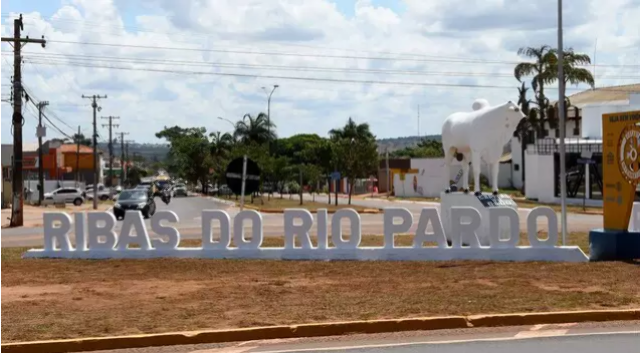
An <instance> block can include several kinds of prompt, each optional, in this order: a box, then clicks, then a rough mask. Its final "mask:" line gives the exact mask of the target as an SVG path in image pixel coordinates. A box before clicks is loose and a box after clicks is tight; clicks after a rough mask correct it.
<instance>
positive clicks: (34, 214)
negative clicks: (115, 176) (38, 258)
mask: <svg viewBox="0 0 640 353" xmlns="http://www.w3.org/2000/svg"><path fill="white" fill-rule="evenodd" d="M111 207H112V205H110V204H107V203H98V211H106V210H108V209H110V208H111ZM86 211H93V204H92V203H90V202H89V203H87V202H85V203H83V204H82V205H80V206H73V205H72V204H67V205H65V207H64V208H58V207H55V206H53V205H49V206H44V207H38V206H31V205H24V214H23V221H24V222H23V226H24V227H42V215H43V213H44V212H86ZM10 221H11V208H7V209H4V210H2V228H3V229H4V228H6V227H9V223H10Z"/></svg>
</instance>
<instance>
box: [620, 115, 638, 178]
mask: <svg viewBox="0 0 640 353" xmlns="http://www.w3.org/2000/svg"><path fill="white" fill-rule="evenodd" d="M618 151H619V158H618V160H619V161H618V166H619V168H620V173H622V176H623V177H624V178H625V179H626V180H627V181H628V182H630V183H634V184H637V183H638V182H639V181H640V158H639V157H640V129H638V128H637V127H635V126H629V127H627V128H625V129H624V130H623V131H622V134H621V138H620V142H619V145H618Z"/></svg>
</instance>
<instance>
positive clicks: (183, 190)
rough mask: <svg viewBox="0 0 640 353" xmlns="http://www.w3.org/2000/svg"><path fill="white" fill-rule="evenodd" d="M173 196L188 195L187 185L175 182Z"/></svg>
mask: <svg viewBox="0 0 640 353" xmlns="http://www.w3.org/2000/svg"><path fill="white" fill-rule="evenodd" d="M172 191H173V197H180V196H189V193H188V192H187V186H186V185H184V184H176V185H174V186H173V190H172Z"/></svg>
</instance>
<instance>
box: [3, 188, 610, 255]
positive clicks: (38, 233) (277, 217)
mask: <svg viewBox="0 0 640 353" xmlns="http://www.w3.org/2000/svg"><path fill="white" fill-rule="evenodd" d="M306 198H309V199H311V196H309V195H305V199H306ZM316 200H323V198H322V197H320V198H319V199H318V198H317V199H316ZM338 200H339V202H340V203H341V204H346V203H347V199H346V198H338ZM352 203H353V204H354V205H360V206H364V207H370V208H385V207H405V208H407V209H408V210H409V211H411V213H412V214H413V215H414V224H413V226H412V228H411V229H410V232H414V231H415V230H416V229H417V226H418V224H417V223H418V222H417V220H418V217H419V215H420V212H421V210H422V208H423V207H434V206H435V207H439V204H438V203H434V202H419V203H418V202H405V201H391V202H390V201H386V200H360V199H354V200H353V202H352ZM156 204H157V207H158V210H171V211H174V212H176V214H177V215H178V218H179V222H178V223H177V224H174V225H173V226H174V227H176V228H177V229H178V230H180V234H181V236H182V238H184V239H197V238H200V237H201V235H202V231H201V229H202V227H201V222H202V220H201V212H202V210H207V209H223V210H226V211H227V212H229V214H230V216H231V217H233V216H234V215H235V214H237V212H239V210H238V208H236V207H231V206H229V205H227V204H224V203H220V202H218V200H217V199H215V198H211V197H199V196H192V197H182V198H173V199H172V200H171V203H170V204H169V205H165V204H164V203H162V202H160V201H159V200H158V202H157V203H156ZM518 212H519V213H520V229H521V230H523V231H524V230H525V229H526V216H527V215H528V213H529V212H530V210H529V209H524V208H523V209H519V211H518ZM262 218H263V234H264V236H267V237H270V236H282V235H283V230H282V227H283V224H284V218H283V216H282V214H262ZM360 218H361V221H362V227H361V228H362V234H382V226H383V215H382V214H362V215H361V217H360ZM568 220H569V230H570V231H585V232H586V231H589V230H590V229H593V228H598V227H601V226H602V216H600V215H583V214H569V215H568ZM145 222H146V224H147V227H148V229H149V230H150V229H151V227H150V225H149V220H146V221H145ZM121 224H122V222H118V224H117V225H116V231H119V230H120V228H121ZM538 227H539V228H538V229H539V230H546V229H547V224H546V221H545V220H543V219H540V220H539V221H538ZM348 228H349V227H348V224H347V222H343V225H342V229H343V232H344V233H345V234H348V233H349V229H348ZM250 230H251V226H250V225H249V224H247V225H246V226H245V231H247V232H248V231H250ZM42 233H43V229H42V228H41V227H34V228H24V227H23V228H15V229H3V230H2V235H1V240H2V247H13V246H41V245H42ZM310 233H311V234H312V235H315V234H316V229H315V227H312V229H311V232H310ZM151 236H153V234H151ZM214 236H216V234H215V230H214Z"/></svg>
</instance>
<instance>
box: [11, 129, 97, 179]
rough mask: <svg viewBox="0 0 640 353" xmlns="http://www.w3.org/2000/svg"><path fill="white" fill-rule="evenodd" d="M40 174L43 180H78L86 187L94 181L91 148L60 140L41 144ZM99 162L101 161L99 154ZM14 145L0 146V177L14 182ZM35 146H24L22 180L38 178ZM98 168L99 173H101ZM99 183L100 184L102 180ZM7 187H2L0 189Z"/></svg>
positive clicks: (33, 144)
mask: <svg viewBox="0 0 640 353" xmlns="http://www.w3.org/2000/svg"><path fill="white" fill-rule="evenodd" d="M42 155H43V156H42V164H43V168H42V169H43V175H44V178H45V179H46V180H78V181H80V182H85V183H87V184H92V183H93V182H94V175H93V148H91V147H88V146H82V145H81V146H80V148H78V146H77V145H76V144H67V143H64V142H63V141H61V140H56V139H53V140H49V141H46V142H44V143H43V144H42ZM98 159H99V160H101V159H102V156H101V152H99V156H98ZM12 163H13V145H10V144H3V145H2V175H3V177H4V178H5V180H8V181H11V180H13V171H12V169H13V168H12ZM38 169H39V163H38V144H37V143H25V144H23V178H24V180H37V179H38ZM100 170H101V169H100V168H99V173H100ZM98 182H102V180H101V179H99V180H98ZM4 186H6V185H3V187H4Z"/></svg>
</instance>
